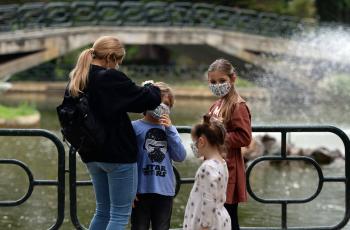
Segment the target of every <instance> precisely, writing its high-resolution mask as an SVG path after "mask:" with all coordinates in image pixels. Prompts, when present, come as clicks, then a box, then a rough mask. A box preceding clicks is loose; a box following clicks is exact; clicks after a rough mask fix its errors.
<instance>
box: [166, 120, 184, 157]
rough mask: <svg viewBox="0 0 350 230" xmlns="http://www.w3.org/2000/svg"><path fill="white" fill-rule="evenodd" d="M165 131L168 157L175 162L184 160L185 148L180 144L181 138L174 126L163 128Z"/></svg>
mask: <svg viewBox="0 0 350 230" xmlns="http://www.w3.org/2000/svg"><path fill="white" fill-rule="evenodd" d="M165 132H166V134H167V137H168V146H169V147H168V152H169V155H170V158H171V159H172V160H174V161H177V162H181V161H184V160H185V158H186V150H185V147H184V146H183V144H182V140H181V138H180V135H179V133H178V132H177V130H176V128H175V126H173V125H172V126H170V127H168V128H165Z"/></svg>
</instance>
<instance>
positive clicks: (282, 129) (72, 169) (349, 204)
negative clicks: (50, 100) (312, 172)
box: [0, 126, 350, 230]
mask: <svg viewBox="0 0 350 230" xmlns="http://www.w3.org/2000/svg"><path fill="white" fill-rule="evenodd" d="M177 129H178V131H179V133H190V131H191V127H188V126H177ZM253 132H269V133H270V132H273V133H274V132H277V133H280V134H281V155H280V156H263V157H259V158H257V159H255V160H253V161H252V162H251V163H250V164H249V166H248V167H247V170H246V173H247V191H248V193H249V195H250V196H251V197H252V198H253V199H254V200H256V201H258V202H261V203H267V204H280V205H281V227H279V228H276V227H264V228H260V227H249V228H248V227H242V229H245V230H257V229H295V230H316V229H317V230H328V229H329V230H331V229H341V228H342V227H344V226H345V225H346V224H347V223H348V221H349V219H350V181H349V179H350V157H349V156H350V140H349V137H348V136H347V135H346V134H345V133H344V132H343V131H342V130H340V129H339V128H336V127H334V126H255V127H253ZM296 132H299V133H300V132H304V133H317V132H328V133H333V134H335V135H337V136H338V137H339V138H340V140H341V141H342V142H343V144H344V150H345V175H344V176H342V177H325V176H324V175H323V171H322V168H321V167H320V165H319V164H318V163H317V162H316V161H315V160H313V159H312V158H310V157H305V156H287V134H288V133H296ZM0 136H43V137H46V138H49V139H50V140H52V141H53V142H54V143H55V145H56V147H57V150H58V157H59V161H58V162H59V163H58V180H57V181H43V180H34V179H33V176H32V173H31V172H30V169H29V168H28V167H27V166H26V165H25V164H24V163H23V162H19V161H17V160H15V159H0V164H16V165H18V166H20V167H22V168H23V169H24V171H25V172H26V174H27V175H28V177H29V180H30V186H29V189H28V193H27V194H26V195H25V196H24V197H22V198H21V199H20V200H18V201H0V208H1V207H3V206H18V205H20V204H21V203H23V202H25V200H26V199H27V198H28V197H29V196H30V195H31V192H32V191H33V187H34V186H38V185H54V186H57V189H58V190H57V192H58V197H57V199H58V207H57V210H58V217H57V221H56V223H55V224H54V225H53V226H51V227H50V229H58V228H59V226H60V225H61V224H62V222H63V218H64V174H65V173H68V174H69V197H70V215H71V221H72V223H73V225H74V226H75V228H76V229H86V228H85V227H84V226H83V225H81V224H80V222H79V219H78V217H77V193H76V189H77V187H78V186H91V185H92V183H91V181H77V177H76V152H75V150H74V149H70V151H69V170H66V171H65V162H64V148H63V144H62V142H61V141H60V140H59V139H58V138H57V137H56V136H55V135H54V134H52V133H50V132H49V131H46V130H13V129H0ZM263 161H306V162H308V163H310V164H311V165H313V166H314V167H315V169H316V171H317V174H318V178H319V183H318V186H317V189H316V191H315V193H314V194H312V195H311V196H309V197H307V198H304V199H263V198H260V197H258V196H257V195H256V194H255V193H254V191H253V190H252V188H251V185H250V175H251V172H252V170H253V168H254V167H255V166H256V165H257V164H258V163H260V162H263ZM174 172H175V177H176V194H177V193H178V192H181V185H182V184H191V183H193V182H194V178H182V177H181V176H180V173H179V172H178V171H177V170H176V168H175V169H174ZM324 183H342V184H345V191H344V193H345V213H344V217H343V219H342V220H341V221H340V222H339V223H338V224H336V225H334V226H328V227H327V226H317V227H288V225H287V208H288V204H300V203H307V202H310V201H312V200H314V199H315V198H316V197H317V196H318V195H319V194H320V192H321V191H322V187H323V184H324Z"/></svg>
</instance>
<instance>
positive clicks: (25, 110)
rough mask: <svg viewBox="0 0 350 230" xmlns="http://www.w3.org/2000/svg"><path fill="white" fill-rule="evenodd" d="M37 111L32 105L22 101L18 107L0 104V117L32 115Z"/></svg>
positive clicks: (10, 117) (11, 117)
mask: <svg viewBox="0 0 350 230" xmlns="http://www.w3.org/2000/svg"><path fill="white" fill-rule="evenodd" d="M36 113H38V111H37V110H36V109H35V106H34V105H29V104H27V103H22V104H20V105H19V106H18V107H8V106H4V105H0V118H3V119H14V118H16V117H19V116H26V115H33V114H36Z"/></svg>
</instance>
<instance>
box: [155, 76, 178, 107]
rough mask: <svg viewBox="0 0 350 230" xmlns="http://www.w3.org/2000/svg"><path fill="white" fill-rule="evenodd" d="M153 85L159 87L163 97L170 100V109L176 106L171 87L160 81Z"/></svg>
mask: <svg viewBox="0 0 350 230" xmlns="http://www.w3.org/2000/svg"><path fill="white" fill-rule="evenodd" d="M153 85H155V86H157V87H158V88H159V89H160V93H161V96H162V97H163V96H165V95H167V96H168V98H169V103H170V108H172V107H173V106H174V103H175V96H174V93H173V90H172V89H171V88H170V86H169V85H168V84H166V83H164V82H161V81H158V82H155V83H154V84H153Z"/></svg>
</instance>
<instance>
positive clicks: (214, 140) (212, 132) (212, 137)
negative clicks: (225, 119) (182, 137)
mask: <svg viewBox="0 0 350 230" xmlns="http://www.w3.org/2000/svg"><path fill="white" fill-rule="evenodd" d="M191 134H192V136H193V137H197V138H198V137H200V136H202V135H203V136H205V137H206V138H207V140H208V142H209V143H210V144H211V145H213V146H217V147H219V149H221V148H222V147H223V146H224V145H225V137H226V129H225V127H224V125H223V124H222V123H221V122H219V121H211V120H210V116H209V115H208V114H205V115H204V116H203V122H202V123H201V124H197V125H195V126H194V127H193V128H192V130H191Z"/></svg>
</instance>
